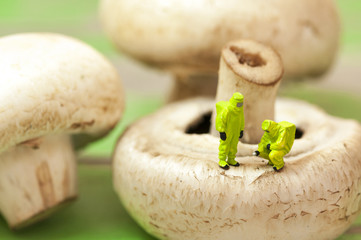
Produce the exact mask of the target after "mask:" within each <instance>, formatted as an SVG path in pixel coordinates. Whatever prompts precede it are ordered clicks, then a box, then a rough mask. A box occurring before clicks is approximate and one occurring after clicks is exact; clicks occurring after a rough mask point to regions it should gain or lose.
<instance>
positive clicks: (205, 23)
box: [100, 0, 340, 101]
mask: <svg viewBox="0 0 361 240" xmlns="http://www.w3.org/2000/svg"><path fill="white" fill-rule="evenodd" d="M100 17H101V20H102V22H103V26H104V29H105V31H106V33H107V34H108V35H109V37H110V38H111V40H112V41H113V42H114V44H115V45H116V46H117V47H118V48H119V49H120V50H121V51H122V52H124V53H126V54H128V55H130V56H132V57H134V58H135V59H138V60H140V61H142V62H144V63H147V64H150V65H153V66H156V67H158V68H161V69H165V70H168V71H170V72H172V73H173V74H174V75H175V78H176V81H175V84H174V89H173V91H172V92H171V94H170V100H171V101H174V100H179V99H184V98H187V97H189V96H196V95H200V94H202V95H208V96H214V94H215V91H216V79H217V76H216V75H217V71H218V61H219V57H220V49H221V48H222V47H223V46H224V45H225V44H226V43H227V42H229V41H233V40H236V39H241V38H246V39H253V40H257V41H260V42H262V43H264V44H267V45H270V46H272V47H274V48H275V49H276V50H277V51H278V52H279V53H280V55H281V56H282V59H283V62H284V68H285V78H286V79H294V78H304V77H307V76H315V75H321V74H322V73H324V72H325V71H326V70H327V69H328V68H329V67H330V66H331V64H332V62H333V61H334V57H335V55H336V50H337V47H338V42H339V34H340V23H339V16H338V12H337V8H336V5H335V3H334V1H331V0H320V1H317V2H315V1H313V0H307V1H297V0H277V1H251V0H242V1H234V0H226V1H208V0H202V1H189V0H186V1H175V0H173V1H170V0H169V1H166V2H165V1H163V0H152V1H147V2H144V1H141V0H133V1H127V0H102V1H101V2H100Z"/></svg>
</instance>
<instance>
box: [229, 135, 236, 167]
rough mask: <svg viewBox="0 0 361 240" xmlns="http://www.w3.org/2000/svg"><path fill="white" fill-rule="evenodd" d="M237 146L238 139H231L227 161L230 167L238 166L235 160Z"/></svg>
mask: <svg viewBox="0 0 361 240" xmlns="http://www.w3.org/2000/svg"><path fill="white" fill-rule="evenodd" d="M237 145H238V138H237V137H233V138H232V139H231V141H230V148H229V153H228V159H227V162H228V164H229V165H232V166H239V163H238V162H237V161H236V160H235V159H236V153H237Z"/></svg>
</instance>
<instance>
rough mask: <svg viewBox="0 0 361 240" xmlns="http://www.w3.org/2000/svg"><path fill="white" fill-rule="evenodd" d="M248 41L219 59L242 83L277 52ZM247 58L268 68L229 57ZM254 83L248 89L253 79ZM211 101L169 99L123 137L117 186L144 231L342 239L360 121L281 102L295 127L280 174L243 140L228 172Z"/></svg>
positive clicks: (352, 195)
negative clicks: (223, 165) (212, 131)
mask: <svg viewBox="0 0 361 240" xmlns="http://www.w3.org/2000/svg"><path fill="white" fill-rule="evenodd" d="M244 43H245V42H243V41H240V42H234V43H232V44H231V45H228V46H227V47H226V48H224V49H223V51H222V55H223V54H225V55H226V56H222V57H224V59H225V60H226V62H229V60H231V63H232V64H224V65H221V68H222V66H224V67H226V68H229V70H232V69H233V71H222V69H221V70H220V73H222V72H223V73H224V72H226V73H227V72H228V73H229V72H233V74H236V75H237V74H239V73H240V72H241V73H244V74H243V75H242V76H238V77H239V78H240V79H241V78H242V79H244V80H245V79H246V80H250V81H252V80H253V79H254V78H253V76H254V75H253V74H262V72H263V70H265V66H267V64H269V62H268V61H270V60H272V59H274V58H273V57H275V56H276V55H268V54H267V53H266V52H265V51H266V50H265V48H261V49H260V48H258V47H259V44H257V43H254V44H251V45H250V44H248V43H247V44H246V45H245V44H244ZM245 46H248V47H249V48H246V47H245ZM229 49H243V51H233V54H234V56H233V57H232V56H231V55H229V54H230V52H229ZM262 49H263V50H262ZM259 50H260V51H259ZM267 51H268V50H267ZM239 54H241V56H240V55H239ZM242 56H243V57H244V56H248V57H250V58H251V59H249V60H252V59H253V60H255V59H254V58H260V59H261V60H262V61H263V62H265V64H264V65H263V66H259V65H258V66H254V68H255V69H254V70H249V71H244V70H242V69H240V68H246V69H247V68H249V67H250V65H249V63H250V62H252V61H237V63H235V61H233V60H232V59H241V58H242ZM269 56H271V58H269ZM256 72H258V73H256ZM266 72H267V71H266ZM275 72H278V71H275ZM248 73H249V74H248ZM263 73H264V72H263ZM223 77H224V76H220V78H223ZM225 79H226V78H225ZM233 79H236V78H235V77H233ZM248 87H249V88H250V89H248V90H249V92H252V88H257V84H249V85H248ZM258 87H260V86H258ZM271 92H272V91H271ZM255 94H262V93H261V92H258V93H257V91H255ZM219 97H220V98H222V97H223V96H219ZM272 97H273V98H274V97H275V94H270V98H272ZM244 101H245V103H246V101H247V98H246V96H245V100H244ZM269 101H270V102H273V101H274V99H269ZM214 105H215V101H214V100H212V99H206V98H197V99H190V100H187V101H181V102H178V103H173V104H171V105H168V106H166V107H164V108H163V109H161V110H159V111H158V112H156V113H154V114H152V115H150V116H148V117H145V118H143V119H141V120H139V121H138V122H136V123H134V124H133V125H132V126H130V127H129V128H128V129H127V131H126V132H125V133H124V134H123V135H122V137H121V138H120V140H119V142H118V145H117V147H116V150H115V154H114V160H113V174H114V175H113V180H114V188H115V190H116V192H117V193H118V195H119V198H120V200H121V202H122V203H123V205H124V206H125V208H126V209H127V210H128V211H129V213H130V214H131V216H132V217H133V218H134V219H135V220H136V221H137V222H138V223H139V224H140V225H141V226H142V227H143V228H144V229H145V230H146V231H147V232H149V233H150V234H152V235H154V236H156V237H158V238H160V239H227V240H229V239H252V240H254V239H297V240H306V239H320V240H322V239H334V238H336V237H337V236H339V235H340V234H341V233H342V232H344V231H345V230H346V229H347V228H348V227H349V226H350V224H351V223H352V221H354V220H355V219H356V217H357V215H358V214H359V213H360V210H361V157H360V156H359V154H358V145H359V143H360V141H361V126H360V124H359V123H357V122H356V121H354V120H345V119H340V118H336V117H332V116H329V115H327V114H326V113H324V112H323V111H322V110H320V109H318V108H317V107H315V106H312V105H310V104H307V103H305V102H302V101H297V100H290V99H277V100H276V104H275V111H274V113H275V114H274V120H276V121H284V120H285V121H289V122H292V123H294V124H295V125H296V126H297V128H298V131H297V136H296V140H295V142H294V145H293V148H292V150H291V152H290V153H289V154H288V155H286V157H285V159H284V160H285V164H286V165H285V167H284V169H283V170H282V171H281V172H276V171H274V170H273V169H272V167H270V166H268V165H267V160H264V159H262V158H259V157H255V156H252V153H253V151H255V150H256V149H257V145H256V144H248V143H239V144H238V154H237V158H236V160H237V161H238V162H239V163H240V166H239V167H231V168H230V169H229V170H227V171H225V170H223V169H221V168H220V167H219V166H218V144H219V137H218V136H213V135H211V134H208V133H209V128H210V119H211V112H212V111H213V110H214ZM245 111H246V106H245ZM248 111H261V110H259V109H252V108H249V109H248ZM250 116H251V118H252V116H256V115H252V114H251V115H250ZM257 117H258V116H257ZM247 122H252V119H248V120H247ZM247 122H246V125H247ZM245 131H246V128H245ZM249 131H254V130H252V129H250V130H249Z"/></svg>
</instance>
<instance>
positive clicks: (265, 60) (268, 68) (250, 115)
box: [211, 40, 283, 144]
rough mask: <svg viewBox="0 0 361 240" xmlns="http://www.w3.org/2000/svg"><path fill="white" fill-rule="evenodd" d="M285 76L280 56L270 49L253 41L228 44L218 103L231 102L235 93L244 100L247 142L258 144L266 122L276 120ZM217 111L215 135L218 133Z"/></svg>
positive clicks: (245, 136)
mask: <svg viewBox="0 0 361 240" xmlns="http://www.w3.org/2000/svg"><path fill="white" fill-rule="evenodd" d="M282 75H283V66H282V61H281V58H280V56H279V55H278V54H277V53H276V52H275V51H274V50H273V49H272V48H270V47H267V46H265V45H263V44H261V43H258V42H255V41H252V40H239V41H233V42H230V43H228V44H227V45H226V46H225V47H224V48H223V50H222V54H221V60H220V68H219V81H218V87H217V95H216V102H218V101H226V100H229V99H230V98H231V97H232V95H233V93H234V92H240V93H242V94H243V96H244V118H245V129H244V137H243V139H242V140H243V141H244V142H246V143H252V144H254V143H258V142H259V140H260V139H261V137H262V134H263V130H262V128H261V125H262V122H263V121H264V120H265V119H270V120H273V119H274V105H275V100H276V95H277V90H278V86H279V84H280V82H281V78H282ZM215 117H216V111H215V108H214V110H213V114H212V124H211V134H212V135H214V136H218V135H219V133H218V132H217V131H216V129H215Z"/></svg>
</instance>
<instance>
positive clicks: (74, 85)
mask: <svg viewBox="0 0 361 240" xmlns="http://www.w3.org/2000/svg"><path fill="white" fill-rule="evenodd" d="M0 72H1V77H0V119H1V120H0V211H1V214H2V215H3V216H4V218H5V219H6V221H7V222H8V224H9V226H10V227H11V228H20V227H23V226H26V225H29V224H31V223H33V222H35V221H38V220H39V219H42V218H43V217H45V216H47V215H49V214H50V213H51V212H52V211H53V210H54V209H57V208H58V207H59V205H62V204H63V203H66V202H68V201H70V200H72V199H74V198H76V195H77V189H76V164H75V155H74V152H73V150H72V145H71V141H70V138H69V136H67V135H70V134H78V133H83V134H89V135H93V136H98V135H104V134H105V133H107V132H108V131H110V130H111V129H112V128H113V127H114V126H115V125H116V123H117V122H118V121H119V119H120V118H121V116H122V112H123V108H124V100H123V93H122V85H121V81H120V79H119V76H118V74H117V71H116V69H115V68H114V67H113V66H112V65H111V64H110V63H109V62H108V61H107V60H106V59H105V58H104V57H103V56H102V55H100V54H99V53H98V52H96V51H95V50H94V49H92V48H90V47H89V46H87V45H85V44H83V43H81V42H79V41H77V40H75V39H72V38H69V37H66V36H62V35H58V34H51V33H28V34H17V35H11V36H6V37H2V38H0Z"/></svg>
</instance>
